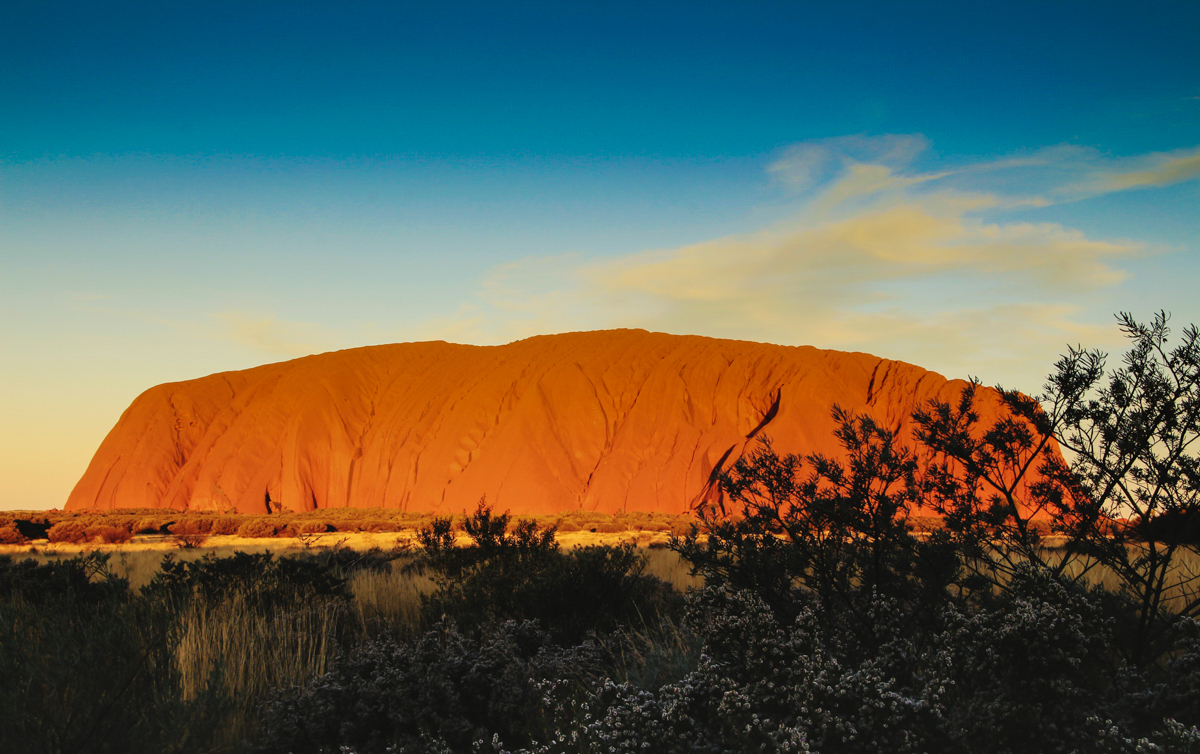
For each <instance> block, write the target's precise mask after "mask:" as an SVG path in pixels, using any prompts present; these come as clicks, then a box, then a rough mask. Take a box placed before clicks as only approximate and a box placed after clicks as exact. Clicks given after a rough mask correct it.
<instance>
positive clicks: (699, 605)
mask: <svg viewBox="0 0 1200 754" xmlns="http://www.w3.org/2000/svg"><path fill="white" fill-rule="evenodd" d="M1016 577H1017V583H1014V584H1013V585H1012V592H1011V596H1010V597H1008V598H1007V599H1006V600H1005V601H1004V602H1002V603H1000V604H997V605H996V606H995V607H994V608H991V609H987V610H981V611H978V612H976V613H974V614H970V615H964V614H960V613H959V612H957V611H956V610H955V609H954V608H951V607H947V608H946V610H945V612H944V614H943V616H942V619H941V622H940V625H939V626H937V627H936V630H934V631H933V632H932V633H930V634H929V635H928V636H927V637H925V639H924V640H923V641H915V640H914V639H916V638H917V637H916V636H915V634H914V631H913V627H912V625H911V622H909V621H908V618H907V616H906V615H905V614H904V609H903V608H902V607H901V606H900V604H899V603H897V602H896V601H894V600H890V599H885V598H881V597H878V596H870V597H865V598H864V599H863V601H862V602H861V603H860V604H859V605H858V606H857V608H856V610H855V611H854V614H851V613H850V612H847V613H845V614H843V615H842V616H841V617H840V618H839V619H838V620H841V621H842V622H843V625H841V626H838V625H837V622H838V621H837V620H834V621H830V619H829V616H824V615H821V612H822V610H821V608H820V607H819V606H818V605H816V604H812V603H810V604H808V605H806V606H805V607H803V608H802V609H801V610H800V614H799V615H798V617H797V618H796V619H795V621H794V622H792V623H791V624H790V625H787V626H784V625H781V624H780V623H779V621H778V619H777V618H776V616H775V614H774V613H773V611H772V610H771V609H770V608H769V607H768V606H767V605H766V603H765V602H763V601H762V600H761V599H759V598H758V597H757V596H756V595H755V594H754V593H753V592H751V591H748V590H742V591H729V590H725V589H714V588H708V589H706V590H705V591H704V592H702V593H700V594H699V595H697V596H696V597H695V598H694V599H693V600H692V603H691V607H690V611H689V619H690V620H691V621H692V622H693V623H694V624H695V626H696V629H697V630H698V631H699V632H700V633H701V634H702V636H703V637H704V650H703V655H702V657H701V661H700V665H699V666H698V667H697V668H696V670H695V671H694V672H692V673H691V674H689V675H688V676H687V677H685V678H684V679H682V680H680V681H679V682H677V683H672V684H667V685H665V686H663V687H661V688H659V689H646V688H638V687H636V686H634V685H632V684H618V683H615V682H613V681H611V680H605V681H604V682H603V683H601V684H599V685H598V686H596V687H595V688H593V689H592V690H591V691H590V692H589V693H588V694H587V695H586V696H585V697H584V698H582V699H580V698H577V697H572V696H570V695H567V696H560V695H558V694H556V693H555V692H554V689H552V688H550V687H547V691H548V692H549V693H548V694H547V697H546V703H547V705H548V706H549V708H550V709H551V710H552V711H553V712H554V714H555V715H556V719H557V721H558V728H557V730H556V731H555V732H554V733H553V734H552V735H551V737H550V738H549V739H547V740H546V741H543V742H541V743H539V744H538V745H536V746H534V747H531V748H529V749H525V750H523V751H526V752H538V753H539V754H550V753H551V752H567V751H604V752H623V751H655V752H680V753H681V754H682V753H683V752H714V753H715V752H732V751H739V752H741V751H755V752H800V751H836V752H880V751H887V752H923V751H955V752H972V753H973V752H987V753H992V752H995V753H999V752H1012V753H1014V754H1016V753H1017V752H1050V751H1063V752H1069V751H1079V752H1084V751H1094V752H1109V751H1114V752H1115V751H1122V752H1135V751H1136V752H1151V751H1164V752H1166V751H1179V752H1185V751H1195V749H1194V748H1190V747H1192V746H1194V745H1195V744H1196V743H1197V742H1200V731H1198V730H1197V729H1196V728H1195V727H1192V726H1193V725H1194V723H1195V722H1196V718H1197V709H1196V707H1195V706H1194V700H1195V696H1194V695H1195V694H1197V693H1200V687H1198V686H1197V685H1196V683H1195V680H1196V679H1195V678H1194V677H1193V674H1194V672H1195V669H1196V668H1197V667H1198V665H1197V659H1198V658H1200V654H1196V653H1195V649H1194V647H1191V646H1189V647H1184V648H1183V651H1182V652H1181V653H1180V655H1179V659H1178V660H1176V663H1175V665H1174V666H1173V667H1172V668H1171V672H1172V673H1173V674H1174V675H1175V676H1176V677H1175V678H1174V680H1173V681H1171V682H1170V683H1169V684H1168V685H1169V686H1170V688H1171V689H1173V691H1170V692H1168V691H1166V690H1165V689H1166V686H1163V685H1160V686H1158V687H1156V688H1157V690H1153V689H1151V688H1150V687H1148V686H1146V685H1144V684H1142V685H1139V684H1137V683H1131V684H1130V685H1128V686H1127V687H1126V688H1124V689H1121V688H1117V687H1116V686H1114V685H1113V684H1112V683H1111V680H1112V675H1111V673H1106V672H1105V670H1106V668H1110V667H1111V662H1109V659H1110V658H1111V657H1112V648H1111V646H1110V644H1109V643H1108V641H1109V636H1108V635H1107V632H1106V628H1105V623H1104V621H1103V620H1102V619H1101V617H1100V613H1099V611H1098V609H1097V608H1096V607H1095V606H1094V605H1093V604H1092V603H1091V602H1090V601H1089V600H1088V599H1087V598H1086V597H1084V596H1083V595H1080V594H1077V593H1070V592H1068V590H1067V589H1066V588H1064V587H1063V586H1062V585H1061V584H1060V583H1058V582H1056V581H1054V580H1053V579H1052V578H1049V577H1047V576H1045V575H1044V574H1041V573H1037V572H1034V571H1032V570H1031V569H1021V570H1019V571H1018V572H1017V574H1016ZM852 620H857V621H865V622H866V623H868V624H870V626H871V629H870V630H868V631H863V630H858V631H853V630H849V626H848V625H846V624H847V623H848V622H849V621H852ZM1197 646H1200V645H1197ZM1148 694H1149V695H1151V696H1153V695H1154V694H1159V695H1161V696H1162V700H1161V701H1160V702H1159V707H1158V709H1160V710H1167V709H1168V708H1170V709H1172V710H1174V711H1176V712H1177V713H1178V714H1179V715H1180V716H1181V717H1182V716H1184V715H1185V714H1186V723H1180V722H1177V721H1176V719H1174V718H1171V717H1166V718H1165V719H1164V717H1158V719H1157V721H1155V722H1153V723H1151V724H1150V727H1149V728H1146V729H1139V727H1140V726H1138V725H1137V724H1135V723H1132V722H1131V721H1130V720H1129V719H1128V715H1127V714H1126V715H1123V714H1122V712H1123V711H1124V710H1126V709H1127V708H1128V707H1130V706H1131V705H1136V704H1137V703H1138V702H1139V700H1145V699H1146V698H1147V695H1148ZM1172 694H1174V695H1177V696H1172ZM1167 698H1170V699H1171V700H1172V701H1171V702H1167V701H1166V699H1167ZM1188 704H1192V705H1193V706H1192V707H1191V708H1190V709H1188V708H1187V705H1188ZM502 742H503V739H497V740H496V743H497V745H498V748H499V749H500V750H503V743H502Z"/></svg>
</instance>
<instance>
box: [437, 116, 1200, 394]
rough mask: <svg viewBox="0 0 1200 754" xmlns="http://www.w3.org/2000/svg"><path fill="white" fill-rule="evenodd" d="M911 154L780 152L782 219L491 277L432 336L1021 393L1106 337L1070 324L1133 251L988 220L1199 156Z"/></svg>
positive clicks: (900, 139)
mask: <svg viewBox="0 0 1200 754" xmlns="http://www.w3.org/2000/svg"><path fill="white" fill-rule="evenodd" d="M926 147H927V142H926V141H925V139H924V138H922V137H920V136H885V137H877V138H870V137H862V136H855V137H848V138H843V139H829V140H822V141H819V142H811V143H806V144H802V145H798V146H796V147H793V148H791V149H788V150H786V151H785V152H784V153H783V154H782V155H781V157H780V158H779V159H778V160H777V161H775V162H774V163H773V164H771V165H770V166H769V167H768V173H769V174H770V175H771V176H772V177H773V178H774V179H776V180H778V181H780V182H782V183H783V184H785V185H786V186H788V187H791V188H793V189H795V190H797V191H799V192H803V199H802V200H801V204H800V205H799V206H798V208H797V211H796V212H795V214H794V215H793V216H792V217H791V218H790V219H789V220H787V221H785V222H782V223H778V224H776V225H773V226H772V227H768V228H765V229H763V230H761V231H758V232H755V233H749V234H745V235H738V236H728V237H723V238H717V239H713V240H711V241H707V242H704V243H699V244H692V245H687V246H680V247H676V248H666V249H654V250H647V251H639V252H635V253H630V254H625V255H619V256H610V257H606V258H600V259H596V258H591V259H589V258H586V257H583V256H581V255H563V256H556V257H538V258H529V259H524V260H520V261H518V262H513V263H510V264H506V265H503V266H502V267H499V268H497V269H495V270H493V272H492V274H491V275H490V276H489V277H488V278H487V280H486V281H485V284H484V286H483V288H482V290H481V291H480V297H479V303H478V305H476V306H472V307H470V308H469V309H466V310H464V311H463V312H462V314H463V316H461V317H459V318H457V319H454V320H453V321H447V322H443V323H441V325H440V329H441V330H442V331H444V332H452V333H453V334H454V335H455V336H457V339H460V340H470V341H474V342H503V341H506V340H512V339H514V338H518V337H524V336H527V335H532V334H537V333H545V332H563V331H569V330H578V329H594V328H603V327H645V328H648V329H658V330H665V331H668V332H677V333H695V334H704V335H714V336H720V337H733V338H746V339H753V340H763V341H770V342H776V343H784V344H813V345H818V346H822V347H829V348H842V349H852V350H865V351H870V352H873V353H876V354H878V355H882V356H889V357H892V358H899V359H904V360H908V361H914V362H916V363H920V364H922V365H924V366H929V367H932V368H935V369H940V370H944V371H946V372H948V373H950V374H952V375H954V376H962V375H965V374H968V373H978V374H981V375H982V376H984V377H985V378H991V379H1005V380H1007V381H1009V382H1010V383H1011V382H1014V381H1016V382H1019V383H1020V384H1021V386H1022V387H1026V388H1029V387H1030V386H1029V384H1028V383H1029V375H1028V371H1027V370H1028V364H1029V363H1030V361H1031V360H1036V362H1037V363H1040V364H1043V365H1045V366H1046V367H1048V366H1049V364H1050V362H1051V360H1052V359H1053V357H1054V355H1055V354H1057V353H1059V352H1061V350H1062V348H1063V345H1064V343H1067V342H1081V341H1082V342H1087V343H1090V344H1097V345H1102V344H1104V343H1106V342H1109V341H1111V340H1112V333H1111V332H1110V331H1111V330H1112V328H1103V327H1096V326H1093V325H1090V324H1088V323H1087V321H1086V320H1085V319H1081V316H1080V315H1081V314H1082V313H1083V312H1084V311H1085V309H1086V305H1087V303H1088V301H1089V299H1090V298H1093V297H1094V296H1095V295H1096V294H1097V293H1098V292H1099V291H1102V290H1105V289H1110V288H1112V287H1114V286H1117V285H1119V284H1120V283H1121V282H1122V281H1123V280H1124V279H1125V278H1126V276H1127V273H1126V272H1125V270H1124V263H1125V262H1127V261H1128V260H1130V259H1131V258H1133V257H1135V256H1137V255H1140V254H1144V253H1147V249H1146V248H1145V247H1144V246H1143V245H1142V244H1140V243H1137V242H1135V241H1130V240H1122V239H1098V238H1092V237H1089V236H1088V235H1087V234H1085V233H1083V232H1082V231H1080V230H1077V229H1074V228H1070V227H1066V226H1063V225H1061V224H1059V223H1053V222H1032V221H1028V220H1022V221H1017V220H1011V219H1008V220H1005V219H1001V218H1010V217H1012V215H1011V213H1010V211H1011V210H1013V209H1016V208H1021V207H1042V206H1046V205H1048V204H1051V203H1054V202H1060V201H1074V200H1076V199H1078V198H1080V197H1081V196H1082V195H1083V192H1084V191H1085V189H1084V188H1083V186H1085V185H1086V186H1087V188H1086V191H1088V192H1091V194H1092V195H1094V194H1096V193H1100V192H1103V191H1117V190H1123V189H1127V188H1136V187H1140V186H1151V185H1165V184H1167V183H1170V182H1174V181H1178V180H1186V179H1187V178H1189V177H1194V176H1195V175H1196V174H1198V173H1200V168H1198V167H1197V160H1198V159H1200V150H1190V151H1184V152H1176V153H1171V154H1169V155H1148V156H1146V157H1144V158H1139V159H1137V160H1126V161H1121V162H1116V161H1111V160H1106V159H1104V158H1103V157H1102V156H1100V155H1098V154H1097V153H1096V152H1094V151H1093V150H1088V149H1081V148H1076V147H1071V146H1066V147H1056V148H1051V149H1045V150H1039V151H1038V152H1035V153H1032V154H1027V155H1017V156H1014V157H1005V158H1002V159H997V160H991V161H979V162H976V163H969V164H961V165H954V166H950V167H939V168H938V169H934V170H925V171H922V170H917V169H914V165H915V164H916V163H917V162H918V161H919V160H920V159H921V155H922V153H923V151H924V150H925V149H926ZM1013 173H1019V174H1021V180H1019V181H1014V180H1013V179H1012V174H1013ZM1031 174H1034V175H1035V178H1037V179H1036V180H1032V179H1028V177H1029V176H1030V175H1031ZM1014 186H1025V187H1029V186H1032V187H1033V190H1026V191H1020V190H1015V189H1014V188H1013V187H1014ZM1033 387H1036V386H1033Z"/></svg>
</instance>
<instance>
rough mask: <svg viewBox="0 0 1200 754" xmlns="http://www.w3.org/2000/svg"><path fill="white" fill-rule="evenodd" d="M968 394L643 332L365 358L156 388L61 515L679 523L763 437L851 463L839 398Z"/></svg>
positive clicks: (800, 351)
mask: <svg viewBox="0 0 1200 754" xmlns="http://www.w3.org/2000/svg"><path fill="white" fill-rule="evenodd" d="M964 385H965V383H963V382H962V381H959V380H954V381H947V380H946V379H945V378H944V377H942V376H940V375H938V374H935V373H933V372H928V371H926V370H924V369H921V368H919V367H916V366H912V365H910V364H905V363H902V362H896V361H888V360H886V359H879V358H876V357H874V356H869V355H867V354H863V353H842V352H838V351H822V350H818V349H816V348H811V347H798V348H795V347H784V346H774V345H766V344H761V343H750V342H744V341H732V340H716V339H712V338H702V337H693V336H676V335H665V334H661V333H649V332H645V331H641V330H612V331H600V332H583V333H570V334H565V335H547V336H540V337H535V338H529V339H528V340H522V341H518V342H516V343H510V344H508V345H505V346H488V347H483V346H464V345H453V344H450V343H443V342H433V343H402V344H397V345H387V346H372V347H367V348H355V349H351V350H347V351H338V352H335V353H326V354H320V355H316V356H308V357H305V358H302V359H296V360H294V361H288V362H283V363H279V364H268V365H266V366H261V367H257V368H254V369H247V370H244V371H240V372H225V373H221V374H214V375H210V376H208V377H202V378H200V379H196V380H189V381H187V382H177V383H170V384H166V385H159V386H157V387H154V388H151V389H150V390H148V391H146V392H145V393H143V394H142V395H141V396H139V397H138V398H137V399H136V400H135V401H134V402H133V404H132V405H131V406H130V407H129V408H128V409H127V410H126V411H125V413H124V414H123V415H122V416H121V419H120V421H118V422H117V425H116V426H115V427H114V428H113V429H112V431H111V432H109V434H108V437H106V438H105V440H104V442H103V443H102V444H101V446H100V448H99V450H98V451H97V452H96V455H95V457H94V458H93V459H92V462H91V464H90V465H89V466H88V469H87V471H86V473H84V475H83V478H82V479H80V480H79V483H78V484H77V485H76V486H75V489H74V491H73V492H72V493H71V497H70V499H69V500H68V502H67V505H66V507H67V509H83V508H98V509H113V508H155V507H157V508H173V509H177V510H205V511H211V510H219V511H238V512H243V513H254V512H264V513H265V512H268V510H278V509H280V508H283V509H289V510H294V511H303V510H311V509H313V508H325V507H342V506H354V507H385V508H401V509H405V510H408V511H414V512H426V511H434V512H451V513H459V512H461V511H463V510H464V509H471V508H474V506H475V503H476V501H478V499H479V498H480V496H482V495H485V494H486V495H487V498H488V500H489V502H491V503H492V504H493V505H494V506H495V507H496V508H497V509H500V510H504V509H510V510H512V511H513V512H514V513H526V514H541V513H552V512H560V511H567V510H572V509H576V508H585V509H588V510H598V511H602V512H609V513H612V512H618V511H622V510H628V511H635V510H636V511H653V512H662V513H683V512H686V511H689V510H690V509H691V508H692V506H693V505H694V504H695V503H696V502H698V501H699V500H701V499H703V498H704V497H705V496H708V495H712V494H715V491H714V490H713V489H712V487H711V484H710V479H712V477H713V474H714V470H715V469H718V468H720V467H723V466H724V467H728V465H729V464H731V463H732V462H733V460H735V459H736V458H737V457H738V456H739V455H741V454H742V453H744V452H747V451H748V450H751V449H753V447H754V446H755V444H756V443H757V439H756V438H757V437H760V436H762V435H769V436H770V437H771V438H772V440H773V442H774V447H775V449H776V450H778V451H780V452H805V453H807V452H824V453H827V454H831V455H832V454H839V453H840V448H839V447H838V445H837V444H836V442H835V440H834V438H833V436H832V430H833V429H834V423H833V420H832V419H831V417H830V408H831V406H832V405H833V404H835V403H838V404H840V405H842V406H843V407H845V408H848V409H851V410H853V411H860V412H867V413H870V414H871V415H873V416H874V417H876V418H877V419H879V420H881V421H883V422H886V423H887V425H888V426H893V427H894V426H899V428H900V432H901V437H903V438H908V437H910V436H911V422H910V419H909V415H910V413H911V412H912V410H913V408H914V407H915V406H917V405H919V404H921V403H923V402H925V401H926V400H928V399H930V398H934V397H937V398H940V399H943V400H952V399H954V398H956V397H957V396H958V393H959V391H960V390H961V389H962V388H963V387H964ZM984 403H987V404H988V405H991V406H992V411H993V412H994V410H995V399H994V396H991V395H987V396H985V398H984ZM984 413H985V414H986V413H987V409H986V407H985V408H984Z"/></svg>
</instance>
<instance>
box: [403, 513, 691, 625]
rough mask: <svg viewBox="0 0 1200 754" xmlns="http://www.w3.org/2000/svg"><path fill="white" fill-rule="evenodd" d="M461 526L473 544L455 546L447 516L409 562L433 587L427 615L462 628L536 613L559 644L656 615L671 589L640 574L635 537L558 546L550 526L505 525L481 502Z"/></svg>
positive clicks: (641, 561)
mask: <svg viewBox="0 0 1200 754" xmlns="http://www.w3.org/2000/svg"><path fill="white" fill-rule="evenodd" d="M463 528H464V529H465V530H466V532H467V534H468V536H470V537H471V539H472V542H473V544H472V545H470V546H467V547H455V546H454V544H453V542H454V539H453V534H452V533H451V522H450V520H449V519H439V520H437V521H435V522H434V525H433V526H432V527H430V528H427V529H424V530H422V531H421V533H420V535H419V538H420V541H421V544H422V546H423V551H422V552H421V554H420V555H419V557H418V559H417V560H416V561H415V562H414V563H413V564H412V565H411V566H410V567H411V568H413V569H416V570H420V571H424V572H428V573H429V574H430V575H432V577H433V579H434V581H435V582H436V583H437V584H438V589H437V590H436V591H435V592H433V593H432V594H429V595H427V596H425V597H424V605H423V614H424V615H425V617H426V620H427V622H429V623H432V622H436V621H438V620H440V619H441V618H442V617H443V616H445V617H449V618H452V619H453V620H455V621H456V622H457V623H458V625H459V626H461V627H463V628H473V627H478V626H482V625H484V624H486V623H488V622H496V621H506V620H516V621H525V620H534V621H537V622H538V623H539V624H540V625H541V626H542V627H543V628H544V629H545V630H547V631H549V632H550V634H551V635H552V636H553V637H554V638H555V640H556V641H559V642H560V643H564V644H571V643H577V642H579V641H582V640H583V638H584V637H585V636H587V634H588V633H589V632H593V631H608V630H611V629H613V628H614V627H616V626H618V625H621V624H625V623H629V622H631V621H633V620H636V619H638V618H639V617H640V618H642V619H646V620H650V619H652V618H654V617H656V615H657V613H658V612H660V611H661V610H663V609H664V608H665V606H667V604H668V602H669V597H668V594H669V591H670V590H669V589H668V588H666V587H664V585H663V584H662V583H661V582H659V581H658V580H657V579H655V578H653V577H650V576H645V575H643V573H642V571H643V569H644V568H645V559H644V557H643V556H642V555H640V554H639V553H638V552H637V549H636V547H634V546H633V545H632V544H625V545H621V546H615V547H614V546H599V547H581V548H576V549H574V550H568V551H562V550H560V549H559V548H558V545H557V543H556V542H555V539H554V533H555V530H554V529H553V528H550V529H540V528H538V527H537V525H536V524H535V523H534V522H532V521H522V522H519V523H517V524H515V525H513V526H511V527H510V517H509V516H508V515H507V514H503V515H499V516H493V515H492V511H491V508H489V507H488V506H487V505H486V504H485V503H484V502H483V501H481V502H480V504H479V507H478V508H477V509H476V511H475V513H474V514H472V515H471V516H467V517H465V518H464V519H463Z"/></svg>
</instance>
